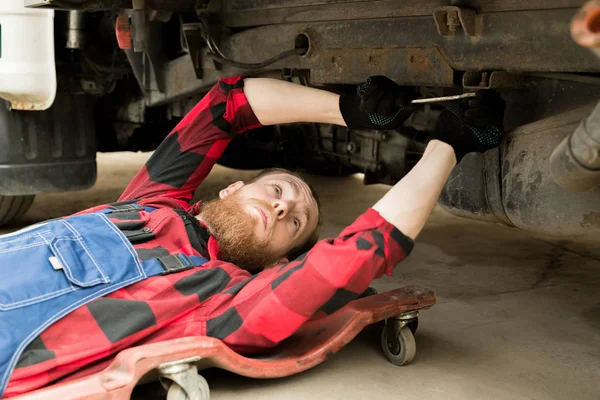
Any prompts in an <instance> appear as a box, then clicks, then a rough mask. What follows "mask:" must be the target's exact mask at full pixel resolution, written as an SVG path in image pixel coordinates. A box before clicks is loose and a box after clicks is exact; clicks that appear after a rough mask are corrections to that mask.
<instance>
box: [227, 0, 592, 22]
mask: <svg viewBox="0 0 600 400" xmlns="http://www.w3.org/2000/svg"><path fill="white" fill-rule="evenodd" d="M449 3H451V2H450V1H440V0H420V1H398V0H377V1H362V0H354V1H352V0H346V1H340V2H337V3H333V2H331V1H323V0H252V1H247V0H223V1H222V4H223V12H222V20H223V23H224V24H225V25H226V26H228V27H235V28H241V27H252V26H259V25H270V24H283V23H297V22H311V21H313V22H314V21H336V20H355V19H373V18H400V17H417V16H428V17H431V13H432V11H433V10H434V9H435V8H436V7H440V6H442V5H448V4H449ZM465 3H468V5H466V6H468V7H470V8H472V9H475V10H477V12H478V13H494V12H506V11H518V10H540V9H552V8H572V9H577V8H578V7H580V6H581V0H528V1H482V0H479V1H478V0H469V1H467V2H465V1H461V2H460V4H461V5H462V4H465Z"/></svg>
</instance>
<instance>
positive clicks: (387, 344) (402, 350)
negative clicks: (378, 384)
mask: <svg viewBox="0 0 600 400" xmlns="http://www.w3.org/2000/svg"><path fill="white" fill-rule="evenodd" d="M417 316H418V313H417V312H416V311H412V312H408V313H405V314H402V315H399V316H398V317H396V318H393V319H389V320H386V323H385V326H384V328H383V331H382V332H381V348H382V349H383V354H385V356H386V357H387V359H388V360H389V361H390V362H391V363H392V364H394V365H406V364H409V363H410V362H411V361H412V360H413V359H414V358H415V354H416V353H417V343H416V342H415V337H414V335H413V333H414V332H415V331H416V330H417V327H418V319H417Z"/></svg>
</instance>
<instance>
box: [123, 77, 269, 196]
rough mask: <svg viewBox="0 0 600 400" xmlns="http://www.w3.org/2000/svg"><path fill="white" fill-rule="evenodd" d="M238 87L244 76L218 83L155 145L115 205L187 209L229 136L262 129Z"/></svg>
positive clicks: (242, 90)
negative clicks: (149, 203) (152, 201)
mask: <svg viewBox="0 0 600 400" xmlns="http://www.w3.org/2000/svg"><path fill="white" fill-rule="evenodd" d="M243 88H244V77H243V76H236V77H231V78H224V79H220V80H219V81H218V83H217V84H216V85H215V86H214V87H213V88H212V89H211V90H210V91H209V92H208V93H207V94H206V96H204V97H203V98H202V100H201V101H200V102H199V103H198V104H197V105H196V106H195V107H194V108H193V109H192V110H191V111H190V112H189V113H188V114H187V115H186V116H185V117H184V118H183V119H182V120H181V122H179V124H177V126H176V127H175V129H174V130H173V131H172V132H171V133H170V134H169V135H168V136H167V137H166V138H165V140H164V141H163V142H162V143H161V144H160V146H159V147H158V148H157V149H156V151H155V152H154V153H153V154H152V156H151V157H150V158H149V159H148V161H147V162H146V164H145V165H144V166H143V167H142V169H141V170H140V171H139V172H138V174H137V175H136V176H135V177H134V178H133V180H132V181H131V183H130V184H129V186H128V187H127V189H125V192H123V194H122V195H121V197H120V198H119V201H124V200H132V199H139V200H141V201H142V202H143V200H145V199H149V198H155V197H156V198H163V199H164V200H166V203H169V204H170V205H172V206H174V207H178V206H179V207H182V208H188V207H189V202H190V200H191V199H192V196H193V195H194V192H195V191H196V189H197V188H198V186H199V185H200V184H201V183H202V181H203V180H204V178H206V176H207V175H208V173H209V172H210V170H211V169H212V167H213V165H214V164H215V162H216V161H217V160H218V158H219V157H220V156H221V155H222V154H223V151H224V150H225V148H226V147H227V145H228V144H229V142H230V141H231V139H232V137H233V135H235V134H239V133H243V132H245V131H247V130H249V129H253V128H258V127H260V126H261V124H260V122H259V121H258V119H257V118H256V116H255V115H254V112H253V111H252V108H251V107H250V104H249V103H248V99H247V98H246V95H245V94H244V89H243Z"/></svg>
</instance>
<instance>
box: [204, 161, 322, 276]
mask: <svg viewBox="0 0 600 400" xmlns="http://www.w3.org/2000/svg"><path fill="white" fill-rule="evenodd" d="M219 197H220V199H217V200H214V201H212V202H209V203H207V204H205V205H204V206H203V208H202V212H201V213H200V215H199V218H200V219H201V220H202V221H204V222H205V223H206V224H207V225H208V227H209V230H210V232H211V234H212V235H213V236H215V239H217V242H218V243H219V248H220V251H221V258H222V259H223V260H224V261H229V262H232V263H235V264H237V265H239V266H240V267H242V268H246V269H258V268H265V267H269V266H271V265H273V264H276V263H279V262H285V261H286V258H285V255H286V254H288V253H289V251H290V250H292V249H294V248H296V247H298V246H300V245H302V244H304V243H305V242H306V241H307V240H308V238H309V237H310V235H311V233H312V232H313V231H314V230H315V229H316V227H317V223H318V219H319V216H318V207H317V202H316V201H315V199H314V198H313V197H312V195H311V193H310V188H309V187H308V185H307V184H306V183H305V182H303V181H302V180H301V179H299V178H297V177H295V176H293V175H290V174H286V173H273V174H269V175H265V176H263V177H261V178H260V179H258V180H257V181H255V182H252V183H250V184H248V185H245V184H244V183H243V182H236V183H234V184H231V185H229V186H228V187H227V188H226V189H223V190H221V192H220V193H219Z"/></svg>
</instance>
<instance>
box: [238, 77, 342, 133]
mask: <svg viewBox="0 0 600 400" xmlns="http://www.w3.org/2000/svg"><path fill="white" fill-rule="evenodd" d="M244 93H245V94H246V97H247V98H248V103H249V104H250V106H251V107H252V111H254V114H255V115H256V117H257V118H258V120H259V121H260V123H261V124H263V125H274V124H286V123H292V122H320V123H326V124H335V125H341V126H346V124H345V122H344V119H343V118H342V114H341V113H340V108H339V98H340V96H339V95H338V94H335V93H331V92H327V91H325V90H319V89H314V88H309V87H306V86H301V85H297V84H295V83H290V82H286V81H280V80H276V79H268V78H246V79H245V80H244Z"/></svg>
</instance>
